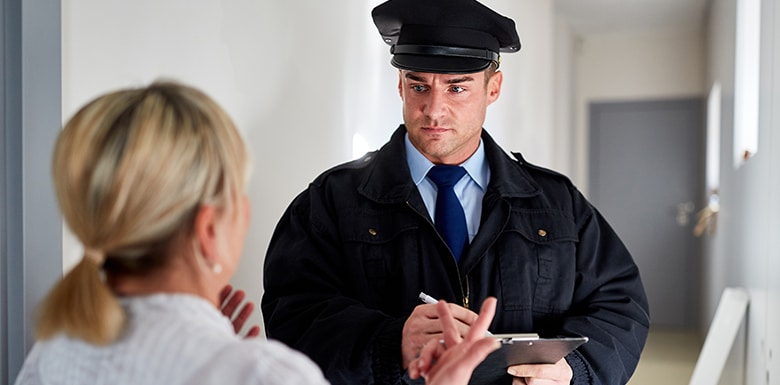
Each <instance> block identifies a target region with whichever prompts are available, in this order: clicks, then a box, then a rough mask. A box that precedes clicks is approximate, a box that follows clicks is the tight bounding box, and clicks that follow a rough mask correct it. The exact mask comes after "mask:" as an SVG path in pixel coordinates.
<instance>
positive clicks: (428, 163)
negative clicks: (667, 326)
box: [262, 0, 649, 384]
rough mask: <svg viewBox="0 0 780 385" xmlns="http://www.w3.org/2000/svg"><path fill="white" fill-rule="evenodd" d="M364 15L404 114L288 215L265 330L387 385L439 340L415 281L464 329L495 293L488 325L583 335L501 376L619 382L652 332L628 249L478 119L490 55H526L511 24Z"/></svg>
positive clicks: (490, 97) (341, 372)
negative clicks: (543, 360)
mask: <svg viewBox="0 0 780 385" xmlns="http://www.w3.org/2000/svg"><path fill="white" fill-rule="evenodd" d="M372 14H373V18H374V22H375V24H376V26H377V28H378V30H379V33H380V35H381V36H382V38H383V39H384V41H385V42H386V43H387V44H389V45H390V47H391V49H390V52H391V53H392V60H391V63H392V65H393V66H395V67H396V68H398V74H399V80H398V92H399V95H400V97H401V100H402V102H403V122H404V124H402V125H400V126H399V127H398V129H397V130H396V131H395V133H394V134H393V135H392V137H391V138H390V141H389V142H388V143H387V144H385V145H384V146H383V147H382V148H381V149H380V150H378V151H375V152H372V153H369V154H366V155H365V156H364V157H363V158H361V159H358V160H356V161H353V162H349V163H346V164H343V165H340V166H337V167H334V168H332V169H330V170H328V171H325V172H324V173H323V174H321V175H320V176H319V177H317V178H316V179H315V180H314V181H313V182H312V183H311V185H310V186H309V187H308V188H307V189H306V190H305V191H303V192H302V193H301V194H300V195H299V196H298V197H296V198H295V200H294V201H293V202H292V204H291V205H290V206H289V208H288V209H287V211H286V212H285V213H284V215H283V216H282V218H281V220H280V222H279V224H278V227H277V228H276V231H275V233H274V235H273V238H272V240H271V243H270V245H269V249H268V254H267V256H266V261H265V281H264V286H265V294H264V296H263V300H262V310H263V314H264V320H265V324H266V331H267V333H268V336H269V337H271V338H275V339H278V340H280V341H283V342H285V343H287V344H288V345H290V346H292V347H294V348H295V349H298V350H300V351H302V352H304V353H306V354H307V355H308V356H309V357H311V358H312V359H313V360H314V361H315V362H317V363H318V364H319V365H320V367H321V368H322V369H323V371H324V372H325V375H326V377H327V378H328V379H329V380H330V381H331V382H332V383H334V384H371V383H376V384H395V383H400V382H403V381H408V376H406V375H405V373H406V369H407V367H408V364H409V362H410V361H411V360H412V359H413V358H414V357H415V356H416V355H417V354H418V353H419V352H420V348H421V347H422V346H423V344H424V343H425V342H427V341H428V340H429V339H430V338H431V337H434V338H435V337H438V336H440V334H441V330H442V327H441V324H440V322H439V320H438V316H437V313H436V309H435V306H434V305H431V304H423V303H421V302H419V300H418V293H420V292H421V291H422V292H425V293H427V294H428V295H430V296H432V297H435V298H440V299H445V300H446V301H447V302H449V303H450V310H451V312H452V314H453V316H454V317H455V318H456V319H457V320H458V321H459V328H460V331H461V334H463V335H465V334H466V332H467V331H468V328H469V326H470V325H471V324H472V323H473V322H474V320H475V319H476V313H474V312H473V311H472V310H470V309H477V308H479V304H480V303H482V301H483V300H484V299H485V298H487V297H491V296H492V297H496V298H497V299H498V306H497V309H496V314H495V318H494V320H493V322H492V324H491V327H490V330H491V331H493V332H494V333H521V332H533V333H538V334H539V335H541V336H543V337H546V336H572V335H579V336H587V337H588V338H589V339H590V341H589V342H588V343H586V344H584V345H582V346H581V347H580V348H578V349H576V350H575V351H573V352H571V353H570V354H568V355H567V356H566V357H564V358H563V359H561V360H560V361H558V362H556V363H551V364H539V365H518V366H513V367H509V368H508V370H507V373H502V374H500V375H499V377H500V382H503V383H512V382H513V380H514V383H519V384H523V383H525V381H526V380H527V379H529V378H534V379H537V380H539V379H544V380H549V381H550V382H549V383H556V384H569V383H574V384H625V383H626V382H627V381H628V379H629V377H630V376H631V374H632V373H633V371H634V369H635V367H636V364H637V361H638V359H639V355H640V352H641V351H642V348H643V347H644V343H645V339H646V337H647V331H648V326H649V316H648V305H647V299H646V297H645V293H644V289H643V286H642V282H641V280H640V276H639V271H638V270H637V267H636V265H635V264H634V261H633V259H632V257H631V255H630V254H629V252H628V251H627V250H626V248H625V246H624V245H623V243H622V242H621V241H620V239H618V237H617V235H616V234H615V233H614V231H613V230H612V229H611V228H610V226H609V225H608V224H607V222H606V221H605V220H604V218H603V217H602V216H601V215H600V214H599V212H598V211H597V210H596V209H595V208H594V207H593V206H592V205H591V204H590V203H589V202H588V201H587V200H586V199H585V198H584V197H583V196H582V194H581V193H580V192H579V191H578V190H577V189H576V188H575V187H574V186H573V185H572V183H571V182H570V181H569V179H567V178H566V177H564V176H562V175H560V174H557V173H555V172H552V171H549V170H546V169H543V168H540V167H537V166H534V165H532V164H530V163H528V162H526V161H525V160H523V158H522V157H521V156H520V155H519V154H513V155H514V158H512V157H509V156H507V154H506V153H505V152H504V151H503V150H502V149H501V148H500V147H499V146H498V145H497V144H496V143H495V142H494V141H493V139H492V138H491V137H490V135H488V133H487V132H486V131H485V130H484V129H483V127H482V125H483V122H484V120H485V115H486V111H487V107H488V106H489V105H490V104H492V103H493V102H495V101H496V100H497V99H498V98H499V95H500V93H501V84H502V79H503V73H502V72H501V71H499V70H498V69H499V64H500V61H501V60H500V59H501V56H500V55H501V54H502V53H511V52H516V51H518V50H519V49H520V39H519V37H518V35H517V31H516V28H515V24H514V22H513V21H512V20H511V19H509V18H507V17H504V16H501V15H499V14H498V13H496V12H494V11H492V10H491V9H489V8H487V7H485V6H484V5H482V4H480V3H478V2H476V1H474V0H390V1H387V2H385V3H383V4H381V5H379V6H378V7H376V8H375V9H374V10H373V13H372ZM447 178H451V179H453V180H451V181H444V179H447ZM545 383H548V382H545Z"/></svg>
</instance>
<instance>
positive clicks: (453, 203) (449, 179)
mask: <svg viewBox="0 0 780 385" xmlns="http://www.w3.org/2000/svg"><path fill="white" fill-rule="evenodd" d="M465 173H466V169H465V168H463V167H460V166H446V165H445V166H434V167H433V168H431V169H430V171H428V178H430V179H431V180H432V181H433V183H436V186H437V187H438V189H439V192H438V193H437V194H436V213H435V215H434V216H435V218H434V219H433V221H434V224H435V225H436V230H438V231H439V235H441V236H442V238H444V241H445V242H447V245H448V246H449V247H450V250H451V251H452V255H454V256H455V261H458V260H460V254H461V253H462V252H463V248H464V247H466V244H468V236H469V235H468V230H467V229H466V216H465V215H464V214H463V206H461V205H460V201H458V197H457V196H456V195H455V190H453V189H452V187H453V186H455V183H458V181H459V180H460V178H462V177H463V175H464V174H465Z"/></svg>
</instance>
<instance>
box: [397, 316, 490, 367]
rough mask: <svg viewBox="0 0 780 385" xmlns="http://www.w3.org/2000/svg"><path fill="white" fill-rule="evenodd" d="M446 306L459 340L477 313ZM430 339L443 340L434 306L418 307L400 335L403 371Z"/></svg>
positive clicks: (475, 318) (474, 320)
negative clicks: (453, 320) (453, 319)
mask: <svg viewBox="0 0 780 385" xmlns="http://www.w3.org/2000/svg"><path fill="white" fill-rule="evenodd" d="M447 306H448V307H449V309H450V313H451V314H452V316H453V317H454V318H455V321H456V322H455V325H456V326H455V327H456V329H457V331H458V333H460V336H461V338H462V337H464V336H465V335H466V334H467V333H468V331H469V327H470V326H471V325H472V324H474V322H476V320H477V313H474V312H473V311H471V310H469V309H466V308H464V307H461V306H458V305H455V304H450V303H448V304H447ZM431 338H437V339H442V338H443V334H442V326H441V322H440V321H439V314H438V313H437V312H436V305H434V304H423V305H419V306H417V307H415V308H414V311H413V312H412V314H411V315H410V316H409V318H408V319H407V320H406V323H404V328H403V332H402V335H401V363H402V365H403V368H404V369H406V368H408V367H409V362H410V361H411V360H413V359H414V358H415V357H417V354H419V353H420V349H422V347H423V345H424V344H425V343H426V342H428V341H429V340H430V339H431Z"/></svg>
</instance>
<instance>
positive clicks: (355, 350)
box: [262, 186, 405, 384]
mask: <svg viewBox="0 0 780 385" xmlns="http://www.w3.org/2000/svg"><path fill="white" fill-rule="evenodd" d="M313 189H316V187H313V186H310V188H309V189H308V190H307V191H305V192H304V193H302V194H301V195H299V196H298V197H297V198H296V199H295V200H294V201H293V203H292V204H291V205H290V207H289V208H288V209H287V211H286V212H285V213H284V215H283V216H282V218H281V220H280V222H279V224H278V225H277V228H276V230H275V232H274V235H273V237H272V239H271V242H270V244H269V248H268V252H267V255H266V258H265V267H264V288H265V293H264V295H263V299H262V311H263V318H264V322H265V327H266V333H267V335H268V337H269V338H273V339H277V340H279V341H282V342H284V343H285V344H287V345H289V346H290V347H292V348H294V349H296V350H299V351H301V352H303V353H304V354H306V355H308V356H309V357H310V358H311V359H312V360H313V361H315V362H316V363H317V364H318V365H319V366H320V368H321V369H322V370H323V372H324V373H325V376H326V377H327V378H328V380H329V381H331V383H333V384H341V383H352V384H355V383H361V384H371V383H381V384H394V383H399V382H400V381H401V378H402V375H403V371H402V369H401V367H400V357H401V347H400V341H401V331H402V328H403V323H404V321H405V320H402V319H396V318H392V317H390V316H388V315H386V314H384V313H382V312H380V311H378V310H374V309H369V308H367V307H365V306H364V305H363V304H362V303H360V302H359V301H357V300H356V299H354V298H350V297H349V296H348V295H346V294H345V293H350V292H355V290H356V288H355V285H356V283H355V282H350V280H349V279H347V278H346V276H347V274H348V273H347V272H348V271H349V269H350V266H349V263H350V261H349V260H347V257H345V256H344V255H343V254H344V253H342V250H341V247H340V246H339V245H340V243H339V242H338V234H337V230H336V228H337V224H336V220H335V219H334V218H335V213H334V212H333V210H334V209H333V208H331V207H327V205H325V204H324V203H323V202H324V199H323V197H322V196H321V195H318V194H315V193H313V192H312V190H313ZM357 285H359V283H357ZM358 289H359V288H358Z"/></svg>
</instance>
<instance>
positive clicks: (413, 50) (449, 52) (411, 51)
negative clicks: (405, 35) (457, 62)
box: [390, 44, 499, 62]
mask: <svg viewBox="0 0 780 385" xmlns="http://www.w3.org/2000/svg"><path fill="white" fill-rule="evenodd" d="M390 53H391V54H394V55H397V54H407V55H428V56H454V57H465V58H472V59H483V60H490V61H494V62H498V59H499V55H498V53H496V52H493V51H490V50H486V49H477V48H460V47H444V46H439V45H412V44H404V45H394V46H392V47H390Z"/></svg>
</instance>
